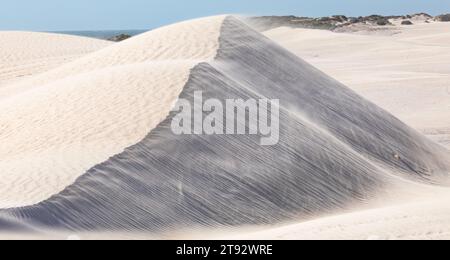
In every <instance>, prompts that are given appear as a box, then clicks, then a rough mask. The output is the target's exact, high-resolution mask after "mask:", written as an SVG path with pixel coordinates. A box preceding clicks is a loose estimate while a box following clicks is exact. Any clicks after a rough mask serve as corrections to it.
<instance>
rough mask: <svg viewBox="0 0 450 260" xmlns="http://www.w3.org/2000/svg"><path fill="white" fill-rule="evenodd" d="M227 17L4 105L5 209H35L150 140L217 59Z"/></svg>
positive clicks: (96, 58) (43, 83) (1, 202)
mask: <svg viewBox="0 0 450 260" xmlns="http://www.w3.org/2000/svg"><path fill="white" fill-rule="evenodd" d="M222 20H223V18H222V17H217V18H215V19H213V20H209V22H208V23H207V24H206V23H205V22H204V21H203V20H202V19H199V20H194V21H190V22H184V23H179V24H176V25H173V26H168V27H165V28H162V29H158V30H154V31H150V32H148V33H146V34H143V35H140V36H138V37H135V38H133V39H130V40H128V41H124V42H122V43H118V44H115V45H112V46H110V47H107V48H104V49H102V50H100V51H98V52H95V53H93V54H90V55H87V56H85V57H82V58H80V59H78V60H76V61H73V62H71V63H68V64H65V65H62V66H60V67H58V68H56V69H54V70H51V71H48V72H45V73H43V74H39V75H37V76H35V77H32V78H30V79H28V80H24V81H21V82H18V83H15V84H11V85H8V86H7V88H8V89H9V90H14V91H12V92H10V93H9V94H8V95H7V96H4V97H0V109H1V110H2V113H1V114H0V141H1V142H2V144H3V145H2V146H1V147H0V157H1V158H2V160H1V162H0V184H1V185H0V208H5V207H18V206H26V205H32V204H35V203H38V202H41V201H42V200H45V199H47V198H49V197H50V196H51V195H54V194H56V193H58V192H60V191H62V190H63V189H64V188H65V187H67V186H68V185H70V184H72V183H73V182H74V181H75V179H76V178H78V177H79V176H80V175H82V174H83V173H84V172H86V171H87V170H88V169H89V168H91V167H93V166H95V165H96V164H98V163H100V162H103V161H106V160H107V159H108V158H109V157H111V156H113V155H115V154H118V153H120V152H122V151H123V150H124V149H125V148H126V147H129V146H131V145H134V144H136V143H137V142H139V141H140V140H142V139H143V138H144V137H145V136H146V135H147V134H148V133H149V132H150V131H151V130H152V129H153V128H155V127H156V126H157V125H158V124H159V123H160V122H161V121H162V120H164V119H165V118H166V117H167V115H168V114H169V111H170V109H171V108H172V106H173V105H174V102H175V101H176V99H177V97H178V95H179V94H180V93H181V91H182V89H183V86H184V85H185V83H186V81H187V80H188V78H189V73H190V70H191V68H193V67H194V66H195V65H196V64H198V63H199V62H202V61H206V60H209V59H213V58H214V56H215V55H216V50H217V48H218V38H219V32H220V26H221V21H222Z"/></svg>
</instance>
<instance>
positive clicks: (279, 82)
mask: <svg viewBox="0 0 450 260" xmlns="http://www.w3.org/2000/svg"><path fill="white" fill-rule="evenodd" d="M183 24H185V25H189V26H191V25H192V26H193V27H195V28H196V30H194V32H204V31H205V30H206V28H204V27H208V28H210V27H209V26H210V25H211V24H212V25H214V28H215V29H216V30H217V31H216V33H212V35H214V36H217V38H216V37H193V42H190V43H191V44H192V45H193V46H216V49H215V50H214V51H213V50H212V49H211V52H210V53H211V54H213V55H214V56H213V57H212V58H211V59H209V60H205V59H204V60H203V62H200V63H197V64H193V63H192V62H190V63H189V64H190V65H191V66H186V67H185V68H186V70H181V72H180V71H179V70H177V71H176V72H174V75H171V77H170V78H171V80H170V81H172V78H173V77H172V76H176V75H179V74H183V75H185V76H187V77H188V78H187V79H186V82H184V83H183V84H182V83H181V82H182V81H183V80H180V82H178V83H176V84H175V85H176V86H175V87H174V89H176V90H177V91H179V93H177V95H175V92H176V91H174V94H173V95H170V99H171V101H172V102H169V101H167V102H163V103H164V104H167V108H168V109H170V108H169V104H170V105H173V104H174V102H175V101H176V99H177V98H178V95H180V96H179V97H181V98H185V99H188V100H191V99H192V96H193V93H194V92H195V91H199V90H202V91H203V93H204V96H205V98H217V99H219V100H224V99H226V98H243V99H248V98H258V97H261V96H263V97H267V98H277V99H280V109H281V114H280V115H281V118H280V122H281V127H280V130H281V133H280V143H279V144H277V145H275V146H271V147H261V146H260V145H259V139H260V138H261V136H246V135H244V136H238V135H236V136H217V135H216V136H197V135H182V136H176V135H174V134H173V133H172V132H171V131H170V122H171V119H172V118H173V116H174V115H175V112H171V113H170V114H169V116H168V117H167V115H166V114H163V113H161V118H162V119H161V122H158V124H157V126H156V125H155V127H153V128H149V127H147V128H145V129H144V130H146V131H147V133H149V132H150V134H148V135H147V136H146V137H145V138H144V137H142V138H141V140H139V141H137V142H136V143H135V144H132V145H131V146H129V147H128V148H127V149H125V150H124V151H123V152H121V153H119V154H117V155H114V156H112V157H111V158H110V159H108V160H102V161H99V163H100V162H102V163H100V164H97V165H96V166H94V167H92V168H90V169H88V170H86V172H85V173H84V174H83V175H81V177H79V178H78V179H77V180H76V181H75V183H74V184H72V185H70V186H69V187H67V188H66V189H64V190H63V191H62V192H60V193H58V194H56V195H54V196H52V197H50V198H49V199H47V200H45V201H42V202H40V203H38V204H36V205H34V206H28V207H22V208H13V209H7V210H2V211H0V215H3V216H7V217H9V218H13V219H17V220H19V222H23V223H26V224H27V225H30V226H33V227H38V228H44V229H60V230H75V231H105V230H107V231H108V230H109V231H111V230H113V231H114V230H116V231H117V230H120V231H138V230H139V231H142V230H147V231H154V232H156V233H158V232H170V231H172V230H175V229H178V228H185V227H186V226H189V227H192V228H194V227H230V226H239V225H267V224H277V223H280V222H285V221H294V220H297V221H298V220H299V219H308V218H312V217H314V216H318V215H323V214H329V213H332V212H335V211H336V210H343V209H348V208H349V207H353V206H354V205H360V204H365V203H368V202H370V201H371V200H372V199H374V198H376V197H379V196H383V195H384V194H386V193H389V192H391V188H392V187H395V186H402V185H405V183H409V182H416V183H425V184H427V185H431V184H439V185H445V184H446V183H447V180H448V173H449V170H450V160H449V154H448V151H447V150H445V149H444V148H442V147H441V146H439V145H437V144H435V143H433V142H431V141H429V140H428V139H426V138H425V137H424V136H422V135H421V134H419V133H418V132H416V131H415V130H413V129H411V128H409V127H408V126H407V125H405V124H403V123H402V122H401V121H400V120H398V119H396V118H395V117H393V116H392V115H390V114H389V113H387V112H386V111H384V110H383V109H381V108H379V107H377V106H376V105H374V104H373V103H371V102H369V101H367V100H365V99H364V98H362V97H360V96H359V95H357V94H356V93H355V92H353V91H351V90H350V89H348V88H347V87H345V86H344V85H342V84H341V83H339V82H337V81H335V80H334V79H332V78H330V77H328V76H326V75H325V74H323V73H322V72H320V71H319V70H317V69H315V68H314V67H312V66H311V65H309V64H308V63H306V62H305V61H303V60H301V59H300V58H298V57H297V56H295V55H294V54H292V53H290V52H288V51H286V50H285V49H283V48H281V47H280V46H278V45H276V44H274V43H273V42H272V41H270V40H269V39H268V38H266V37H264V36H262V35H261V34H259V33H258V32H256V31H254V30H253V29H251V28H250V27H248V26H247V25H246V24H245V23H243V22H242V21H240V20H239V19H237V18H235V17H232V16H226V17H224V16H221V17H212V18H206V19H203V20H196V21H194V22H186V23H183ZM189 26H188V28H192V27H189ZM173 28H176V27H166V28H163V29H160V30H159V31H158V33H154V32H153V33H149V34H147V36H146V35H142V36H139V37H137V38H136V39H135V40H136V42H134V41H133V39H131V40H129V41H125V42H123V43H121V44H120V45H114V46H113V47H111V48H115V49H117V50H118V51H119V49H121V48H122V47H124V46H134V47H137V45H138V43H139V42H140V41H141V40H142V41H143V42H144V39H147V41H148V42H152V41H153V39H152V38H153V37H151V36H155V35H159V33H161V34H165V33H167V34H170V35H172V34H173V33H177V31H176V30H174V31H171V29H173ZM212 31H214V30H212ZM169 32H170V33H169ZM187 34H189V33H187ZM194 36H195V33H194ZM146 37H148V38H146ZM173 37H174V38H176V36H175V35H173ZM169 38H170V37H169ZM177 44H179V45H180V46H183V42H182V41H180V42H177ZM145 47H146V45H145V44H144V45H142V46H141V48H145ZM200 49H202V48H200ZM106 51H107V50H106V49H105V50H102V51H101V52H106ZM183 53H185V52H183ZM96 55H99V53H97V54H96ZM171 55H173V56H171ZM184 55H185V54H181V53H180V54H178V53H174V54H172V53H171V51H170V48H169V49H168V51H166V52H164V53H160V54H157V55H156V56H154V57H153V58H151V59H155V60H159V59H160V57H164V58H163V59H164V62H165V63H169V65H171V64H172V62H170V60H171V59H173V60H175V61H177V62H176V64H179V63H178V62H179V60H180V59H183V60H189V61H192V60H196V61H197V60H199V57H200V58H204V57H205V56H202V55H200V56H199V55H198V53H197V51H191V52H190V53H188V54H186V55H187V56H184ZM207 56H208V57H210V55H207ZM96 57H97V56H96ZM84 60H87V58H86V59H84ZM103 62H104V61H103ZM81 63H82V61H78V62H77V64H81ZM87 63H89V62H87ZM99 63H102V62H99ZM155 64H156V65H158V67H159V65H160V63H155ZM71 66H74V65H73V64H72V65H71ZM127 66H128V65H127ZM177 68H179V67H177ZM154 69H155V71H156V72H155V75H153V76H157V75H156V74H158V73H160V71H159V70H157V69H156V68H154ZM134 70H135V68H134V67H131V68H130V71H128V73H130V72H131V71H134ZM149 71H152V69H149ZM185 71H187V73H186V74H184V72H185ZM59 75H62V77H65V76H64V75H63V73H62V72H61V71H56V72H53V74H52V75H51V76H50V77H52V78H53V77H56V78H57V77H60V76H59ZM158 75H159V74H158ZM149 79H152V78H149ZM37 80H38V81H40V80H41V78H39V79H37ZM158 86H162V85H158ZM29 93H31V92H29ZM151 98H155V97H154V96H152V97H151ZM167 100H169V98H168V99H167ZM158 105H159V106H161V104H158ZM151 108H152V107H150V108H148V109H151ZM153 109H154V108H153ZM156 121H157V120H155V121H154V122H156ZM112 130H114V128H112ZM3 225H7V224H3Z"/></svg>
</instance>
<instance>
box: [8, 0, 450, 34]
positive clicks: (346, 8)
mask: <svg viewBox="0 0 450 260" xmlns="http://www.w3.org/2000/svg"><path fill="white" fill-rule="evenodd" d="M416 12H428V13H430V14H432V15H437V14H441V13H450V0H307V1H306V0H4V1H2V3H1V9H0V30H35V31H60V30H103V29H151V28H156V27H159V26H161V25H165V24H169V23H173V22H177V21H181V20H186V19H189V18H195V17H202V16H210V15H215V14H224V13H227V14H230V13H233V14H234V13H235V14H248V15H272V14H273V15H291V14H292V15H299V16H327V15H333V14H345V15H349V16H359V15H369V14H375V13H376V14H385V15H387V14H408V13H416Z"/></svg>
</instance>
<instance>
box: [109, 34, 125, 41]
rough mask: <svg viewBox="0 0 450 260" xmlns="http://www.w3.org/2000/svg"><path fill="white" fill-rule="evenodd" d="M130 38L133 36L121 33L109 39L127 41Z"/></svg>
mask: <svg viewBox="0 0 450 260" xmlns="http://www.w3.org/2000/svg"><path fill="white" fill-rule="evenodd" d="M129 38H131V35H128V34H119V35H116V36H113V37H111V38H109V39H108V41H113V42H121V41H125V40H126V39H129Z"/></svg>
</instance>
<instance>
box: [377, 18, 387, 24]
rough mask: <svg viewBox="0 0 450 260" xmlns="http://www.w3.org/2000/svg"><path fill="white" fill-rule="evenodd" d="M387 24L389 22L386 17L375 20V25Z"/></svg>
mask: <svg viewBox="0 0 450 260" xmlns="http://www.w3.org/2000/svg"><path fill="white" fill-rule="evenodd" d="M388 24H389V21H388V20H386V19H380V20H378V21H377V25H380V26H385V25H388Z"/></svg>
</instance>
